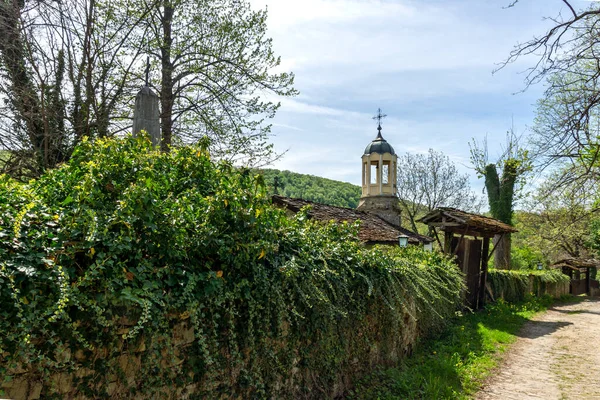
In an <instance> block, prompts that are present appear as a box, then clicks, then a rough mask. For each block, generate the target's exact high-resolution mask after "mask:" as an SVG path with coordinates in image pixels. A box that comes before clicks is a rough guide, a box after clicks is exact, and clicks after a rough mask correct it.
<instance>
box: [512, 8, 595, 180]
mask: <svg viewBox="0 0 600 400" xmlns="http://www.w3.org/2000/svg"><path fill="white" fill-rule="evenodd" d="M556 1H559V0H556ZM560 1H562V3H563V4H564V5H565V10H564V11H565V12H563V13H561V14H560V15H558V16H557V17H554V18H549V19H550V20H552V21H554V26H552V27H551V28H550V29H549V30H548V31H547V32H546V33H545V34H542V35H539V36H536V37H535V38H533V39H531V40H529V41H525V42H523V43H521V44H519V45H517V46H516V47H515V48H514V50H513V51H512V52H511V53H510V55H509V57H508V58H507V59H506V60H505V62H504V63H503V64H501V67H500V68H502V67H503V66H505V65H507V64H509V63H511V62H514V61H516V60H517V59H519V58H521V57H523V56H531V55H534V56H536V57H537V62H536V63H535V64H534V65H533V66H532V67H531V68H529V69H528V70H527V74H526V79H525V83H526V86H529V85H533V84H536V83H539V82H546V91H545V94H544V98H543V99H541V100H540V102H539V105H538V117H537V120H536V124H535V128H534V131H535V133H536V135H534V137H533V144H534V146H533V148H532V150H533V152H534V154H533V155H534V156H535V158H536V160H538V162H539V166H540V167H541V168H545V167H548V166H549V165H551V164H555V163H559V164H561V165H562V166H564V165H566V164H569V165H572V166H573V168H561V171H562V172H563V178H562V180H560V179H559V180H557V181H556V183H557V184H559V185H560V184H562V183H568V181H570V180H574V179H580V178H588V177H589V176H590V175H597V173H598V172H597V171H596V167H595V166H596V165H597V160H598V158H599V157H600V143H599V141H598V133H599V128H600V126H599V124H598V110H599V108H598V106H599V105H600V82H599V79H600V56H599V54H600V5H599V4H598V2H592V3H590V5H589V6H588V8H586V9H583V10H577V9H576V4H575V3H574V2H572V1H569V0H560ZM517 3H518V0H516V1H513V2H512V3H511V6H514V5H516V4H517ZM580 166H582V167H583V168H579V167H580ZM575 172H577V173H578V174H579V175H576V174H574V173H575Z"/></svg>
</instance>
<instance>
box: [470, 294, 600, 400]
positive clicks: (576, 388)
mask: <svg viewBox="0 0 600 400" xmlns="http://www.w3.org/2000/svg"><path fill="white" fill-rule="evenodd" d="M598 343H600V299H598V298H595V299H594V298H591V299H586V300H585V301H583V302H581V303H575V304H574V303H570V304H559V305H556V306H554V307H552V308H550V309H549V310H548V311H547V312H546V313H543V314H540V315H538V316H536V317H534V318H533V320H532V321H530V322H528V323H526V325H525V326H524V327H523V329H522V330H521V331H520V333H519V339H518V340H517V342H516V343H515V344H514V346H513V347H512V348H511V350H510V353H509V354H508V355H507V357H506V359H505V360H504V362H503V363H502V365H501V366H500V367H499V368H498V373H497V374H495V375H493V376H492V378H490V379H489V380H488V382H487V383H486V384H485V386H484V388H483V389H482V390H481V391H480V392H479V393H478V395H477V396H476V398H477V399H479V400H488V399H503V400H509V399H519V400H522V399H544V400H552V399H600V352H598Z"/></svg>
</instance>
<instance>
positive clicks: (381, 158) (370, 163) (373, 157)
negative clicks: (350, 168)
mask: <svg viewBox="0 0 600 400" xmlns="http://www.w3.org/2000/svg"><path fill="white" fill-rule="evenodd" d="M385 117H386V115H385V114H382V113H381V109H379V111H378V114H377V115H376V116H375V117H374V118H373V119H376V120H377V132H378V133H377V137H376V138H375V139H374V140H373V141H372V142H371V143H369V145H368V146H367V147H366V149H365V152H364V154H363V156H362V196H361V198H360V201H359V203H358V207H357V208H356V209H357V210H358V211H365V212H368V213H372V214H375V215H377V216H379V217H381V218H382V219H384V220H385V221H387V222H389V223H391V224H393V225H396V226H401V222H400V216H401V212H402V211H401V209H400V205H399V204H398V197H397V195H396V176H397V175H396V174H397V169H398V167H397V161H398V156H397V155H396V153H395V152H394V148H393V147H392V146H391V145H390V144H389V143H388V142H387V141H386V140H385V139H384V138H383V136H382V135H381V120H382V119H383V118H385Z"/></svg>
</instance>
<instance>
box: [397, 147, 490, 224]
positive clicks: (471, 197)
mask: <svg viewBox="0 0 600 400" xmlns="http://www.w3.org/2000/svg"><path fill="white" fill-rule="evenodd" d="M397 175H398V178H397V184H396V186H397V193H398V197H399V198H400V205H401V207H402V210H403V211H404V214H405V215H406V216H407V217H408V219H409V221H410V224H411V228H412V230H413V231H414V232H418V228H417V224H416V220H417V219H419V217H421V216H422V215H424V214H426V213H427V212H429V211H431V210H433V209H435V208H437V207H454V208H460V209H462V210H465V211H474V212H478V211H479V208H480V205H481V204H480V201H479V198H478V196H477V195H476V194H475V193H474V192H472V191H471V186H470V184H469V176H468V175H467V174H461V173H460V172H458V170H457V169H456V166H455V165H454V163H452V161H450V158H449V157H448V156H446V155H444V153H442V152H437V151H435V150H433V149H429V151H428V153H427V154H410V153H406V154H404V155H402V156H400V157H398V174H397Z"/></svg>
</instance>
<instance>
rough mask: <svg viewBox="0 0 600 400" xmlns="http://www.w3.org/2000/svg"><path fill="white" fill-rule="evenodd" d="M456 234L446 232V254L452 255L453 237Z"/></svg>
mask: <svg viewBox="0 0 600 400" xmlns="http://www.w3.org/2000/svg"><path fill="white" fill-rule="evenodd" d="M453 236H454V234H453V233H452V232H448V231H445V232H444V253H445V254H452V237H453Z"/></svg>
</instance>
